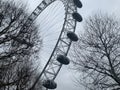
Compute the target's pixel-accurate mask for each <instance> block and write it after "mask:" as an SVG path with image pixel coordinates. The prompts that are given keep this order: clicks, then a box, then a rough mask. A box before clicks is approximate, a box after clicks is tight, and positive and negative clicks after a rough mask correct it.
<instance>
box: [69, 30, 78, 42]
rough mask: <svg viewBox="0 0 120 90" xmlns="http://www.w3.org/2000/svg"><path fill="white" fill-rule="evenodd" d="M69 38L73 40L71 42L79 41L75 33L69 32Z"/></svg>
mask: <svg viewBox="0 0 120 90" xmlns="http://www.w3.org/2000/svg"><path fill="white" fill-rule="evenodd" d="M67 37H68V38H69V39H70V40H71V41H78V36H77V35H76V34H75V33H74V32H71V31H69V32H67Z"/></svg>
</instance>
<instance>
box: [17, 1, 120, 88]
mask: <svg viewBox="0 0 120 90" xmlns="http://www.w3.org/2000/svg"><path fill="white" fill-rule="evenodd" d="M15 1H19V2H23V3H24V4H26V5H27V8H28V12H32V11H33V10H34V9H35V8H36V7H37V5H38V4H39V3H40V2H41V1H42V0H21V1H20V0H15ZM81 2H82V3H83V7H82V8H81V9H78V11H79V13H80V14H81V15H82V17H83V22H84V18H86V17H88V16H90V15H92V14H93V13H96V12H98V11H101V12H104V13H106V12H107V13H109V14H115V15H117V16H120V0H81ZM54 7H56V8H54ZM58 9H59V10H58ZM48 14H49V16H46V15H48ZM53 14H54V15H53ZM63 16H64V7H63V5H62V3H61V2H57V3H55V4H54V5H53V6H52V5H51V7H49V9H47V10H46V11H45V12H43V14H42V15H41V16H40V17H38V21H37V22H39V21H40V22H41V23H40V25H41V26H40V30H43V31H45V30H46V29H47V30H48V28H49V29H50V31H49V32H48V31H45V32H46V33H48V34H46V33H45V36H47V35H48V36H50V35H52V33H53V35H52V37H53V38H51V39H54V38H55V36H54V35H55V34H58V33H57V32H59V31H57V29H58V28H61V26H62V23H63V19H64V17H63ZM46 17H47V18H46ZM61 18H62V19H61ZM53 20H54V21H53ZM52 21H53V22H52ZM83 22H82V23H78V24H77V25H78V27H77V31H80V30H81V31H82V30H83V28H82V24H83ZM56 23H57V24H56ZM54 24H55V26H56V27H53V25H54ZM50 27H51V28H50ZM52 30H53V31H52ZM59 30H60V29H59ZM43 33H44V32H43ZM41 35H43V34H41ZM50 37H51V36H50ZM46 40H48V41H49V39H46ZM56 40H57V39H56ZM54 43H55V42H54ZM54 43H53V44H54ZM48 44H49V43H46V45H48ZM48 46H50V45H48ZM51 46H54V45H51ZM49 48H50V47H49ZM47 50H48V48H47V49H45V51H46V52H48V51H47ZM49 52H50V51H49ZM48 54H50V53H48ZM45 55H46V56H48V55H47V53H44V55H42V56H45ZM45 59H46V57H44V61H43V62H45V61H47V59H46V60H45ZM41 60H43V58H42V59H41ZM42 65H43V66H44V64H42ZM68 68H69V66H63V67H62V69H61V71H60V73H59V75H58V76H57V78H56V82H57V84H58V88H57V89H56V90H85V89H84V88H83V87H82V86H80V87H77V86H76V85H75V83H74V82H73V81H74V79H75V78H74V77H77V75H76V73H75V72H73V71H71V70H70V69H68Z"/></svg>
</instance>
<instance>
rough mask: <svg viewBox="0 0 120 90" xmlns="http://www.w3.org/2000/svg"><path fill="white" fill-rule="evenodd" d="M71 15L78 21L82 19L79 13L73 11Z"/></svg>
mask: <svg viewBox="0 0 120 90" xmlns="http://www.w3.org/2000/svg"><path fill="white" fill-rule="evenodd" d="M72 16H73V18H74V19H75V20H76V21H78V22H81V21H82V16H81V15H80V14H78V13H77V12H75V13H73V14H72Z"/></svg>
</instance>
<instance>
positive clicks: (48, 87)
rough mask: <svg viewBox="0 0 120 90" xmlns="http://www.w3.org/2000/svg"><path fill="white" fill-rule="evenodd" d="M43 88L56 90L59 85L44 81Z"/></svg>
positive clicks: (51, 81)
mask: <svg viewBox="0 0 120 90" xmlns="http://www.w3.org/2000/svg"><path fill="white" fill-rule="evenodd" d="M43 86H44V87H45V88H47V89H56V88H57V84H56V83H55V82H54V81H53V80H46V81H44V82H43Z"/></svg>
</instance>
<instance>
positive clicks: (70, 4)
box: [16, 0, 82, 90]
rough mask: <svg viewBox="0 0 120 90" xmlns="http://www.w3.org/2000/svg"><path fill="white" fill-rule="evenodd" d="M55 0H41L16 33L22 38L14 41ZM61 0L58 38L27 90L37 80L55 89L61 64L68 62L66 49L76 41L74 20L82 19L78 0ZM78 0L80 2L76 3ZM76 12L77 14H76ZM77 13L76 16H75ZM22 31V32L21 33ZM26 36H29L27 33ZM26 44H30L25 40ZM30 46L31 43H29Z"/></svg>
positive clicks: (22, 35) (22, 36) (21, 35)
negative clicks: (60, 25) (62, 15)
mask: <svg viewBox="0 0 120 90" xmlns="http://www.w3.org/2000/svg"><path fill="white" fill-rule="evenodd" d="M55 1H56V0H43V1H42V2H41V3H40V4H39V5H38V6H37V8H36V9H35V10H34V11H33V12H32V13H31V15H30V16H29V17H28V19H27V20H26V22H25V24H24V25H23V27H22V29H21V30H20V34H18V35H17V36H16V37H17V38H22V39H21V40H18V39H16V42H19V41H22V40H25V38H24V37H25V36H24V34H23V33H25V31H24V32H23V29H25V30H28V29H26V28H29V27H30V25H31V24H32V23H33V21H34V20H35V19H36V18H37V17H38V16H39V15H40V13H41V12H42V11H43V10H44V9H45V8H47V6H49V5H50V4H52V3H53V2H55ZM60 1H62V2H63V4H64V7H65V18H64V23H63V27H62V30H61V33H60V36H59V38H58V41H57V43H56V45H55V47H54V50H53V52H52V53H51V56H50V58H49V60H48V62H47V64H46V65H45V67H44V69H43V70H42V72H41V73H40V75H39V77H38V78H37V79H36V81H35V82H34V84H33V85H32V87H31V88H30V89H29V90H33V88H34V87H35V85H36V84H37V82H38V81H39V80H41V81H42V83H43V86H44V87H46V88H48V89H55V88H56V83H55V82H54V80H55V78H56V76H57V75H58V73H59V71H60V69H61V67H62V65H63V64H65V65H67V64H69V59H68V58H67V54H68V51H69V49H70V46H71V43H72V41H77V40H78V38H77V36H76V35H75V33H74V32H75V28H76V21H79V22H80V21H82V17H81V16H80V15H79V14H78V13H77V7H78V5H79V6H80V4H81V3H80V1H79V0H60ZM76 1H78V2H79V3H80V4H78V3H77V4H78V5H77V4H76ZM77 14H78V15H77ZM76 15H77V16H76ZM29 32H30V31H29ZM21 33H22V34H21ZM27 37H30V35H29V34H28V36H27ZM19 43H20V42H19ZM25 44H27V45H31V44H28V43H26V42H25ZM31 46H32V45H31Z"/></svg>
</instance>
